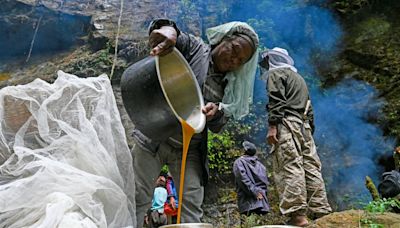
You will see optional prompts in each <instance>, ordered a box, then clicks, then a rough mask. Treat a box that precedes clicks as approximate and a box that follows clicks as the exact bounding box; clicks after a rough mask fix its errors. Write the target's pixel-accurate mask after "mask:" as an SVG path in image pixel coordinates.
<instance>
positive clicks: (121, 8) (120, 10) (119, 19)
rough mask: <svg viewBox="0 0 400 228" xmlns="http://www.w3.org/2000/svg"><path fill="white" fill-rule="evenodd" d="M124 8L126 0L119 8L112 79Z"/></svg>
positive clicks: (122, 1) (112, 71)
mask: <svg viewBox="0 0 400 228" xmlns="http://www.w3.org/2000/svg"><path fill="white" fill-rule="evenodd" d="M123 8H124V0H121V7H120V9H119V17H118V27H117V36H116V37H115V49H114V60H113V65H112V67H111V73H110V79H112V77H113V75H114V68H115V64H116V62H117V54H118V39H119V32H120V27H121V18H122V11H123Z"/></svg>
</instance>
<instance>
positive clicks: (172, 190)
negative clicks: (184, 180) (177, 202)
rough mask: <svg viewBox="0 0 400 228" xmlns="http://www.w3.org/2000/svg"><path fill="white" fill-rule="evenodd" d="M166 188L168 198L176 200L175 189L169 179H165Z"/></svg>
mask: <svg viewBox="0 0 400 228" xmlns="http://www.w3.org/2000/svg"><path fill="white" fill-rule="evenodd" d="M166 187H167V193H168V198H169V197H171V196H172V197H174V198H175V199H176V198H177V197H176V189H175V185H174V181H173V180H172V179H171V178H168V179H167V184H166Z"/></svg>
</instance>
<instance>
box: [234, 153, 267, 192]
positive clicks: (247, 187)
mask: <svg viewBox="0 0 400 228" xmlns="http://www.w3.org/2000/svg"><path fill="white" fill-rule="evenodd" d="M233 173H234V175H235V180H236V182H237V183H238V185H239V186H240V188H241V189H243V190H244V191H245V192H247V193H249V194H252V195H253V196H254V197H255V198H256V197H257V194H258V193H259V192H262V189H260V188H258V187H257V186H256V185H255V184H254V183H253V182H252V181H251V180H250V178H249V176H248V175H247V172H246V168H245V167H244V164H243V162H242V161H240V159H238V160H236V161H235V163H234V164H233Z"/></svg>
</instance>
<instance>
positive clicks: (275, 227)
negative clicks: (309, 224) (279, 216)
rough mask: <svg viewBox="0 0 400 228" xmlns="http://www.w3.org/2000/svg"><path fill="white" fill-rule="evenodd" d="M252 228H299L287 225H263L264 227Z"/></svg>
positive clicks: (255, 227)
mask: <svg viewBox="0 0 400 228" xmlns="http://www.w3.org/2000/svg"><path fill="white" fill-rule="evenodd" d="M252 228H299V226H288V225H265V226H253V227H252Z"/></svg>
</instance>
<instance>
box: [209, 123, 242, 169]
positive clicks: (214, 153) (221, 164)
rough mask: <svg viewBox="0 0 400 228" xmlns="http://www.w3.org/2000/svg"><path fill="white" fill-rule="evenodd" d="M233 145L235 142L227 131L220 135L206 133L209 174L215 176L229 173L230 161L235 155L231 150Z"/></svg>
mask: <svg viewBox="0 0 400 228" xmlns="http://www.w3.org/2000/svg"><path fill="white" fill-rule="evenodd" d="M234 145H235V141H234V139H233V137H232V135H231V134H230V133H229V132H228V131H227V130H224V131H223V132H222V133H220V134H215V133H212V132H208V160H209V168H210V171H211V172H213V173H215V174H229V173H230V172H231V161H230V159H231V158H233V157H234V156H235V155H236V154H237V153H235V152H234V150H233V147H234ZM239 153H240V152H239Z"/></svg>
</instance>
